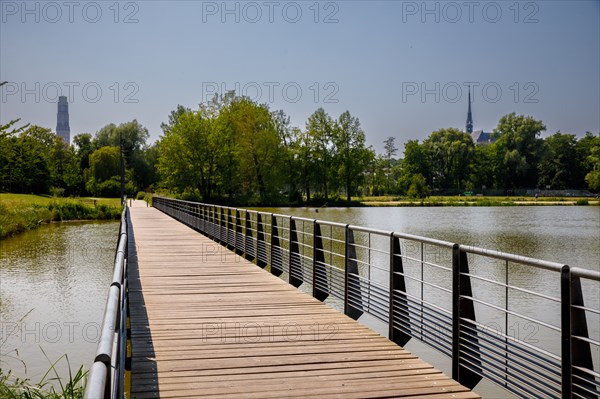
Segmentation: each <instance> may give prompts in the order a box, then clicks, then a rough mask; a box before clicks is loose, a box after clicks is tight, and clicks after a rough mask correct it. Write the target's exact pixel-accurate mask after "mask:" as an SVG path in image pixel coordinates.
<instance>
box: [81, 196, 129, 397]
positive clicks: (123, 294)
mask: <svg viewBox="0 0 600 399" xmlns="http://www.w3.org/2000/svg"><path fill="white" fill-rule="evenodd" d="M123 205H124V209H123V213H122V214H121V226H120V228H119V239H118V241H117V252H116V255H115V267H114V273H113V278H112V282H111V284H110V287H109V290H108V298H107V300H106V308H105V310H104V319H103V321H102V329H101V333H100V341H99V342H98V349H97V351H96V357H95V358H94V363H93V364H92V367H91V368H90V371H89V375H88V380H87V386H86V390H85V395H84V398H85V399H109V398H119V399H121V398H123V397H124V389H125V388H124V383H125V368H126V365H125V364H126V360H127V317H128V308H129V307H128V301H129V297H128V279H127V249H128V244H127V239H128V237H127V227H128V222H127V220H128V208H127V201H126V200H125V201H124V202H123Z"/></svg>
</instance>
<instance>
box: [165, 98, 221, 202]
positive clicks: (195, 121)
mask: <svg viewBox="0 0 600 399" xmlns="http://www.w3.org/2000/svg"><path fill="white" fill-rule="evenodd" d="M213 125H214V121H213V120H211V119H209V118H207V117H204V116H203V112H202V110H199V111H186V112H185V113H180V114H178V118H177V121H175V122H174V124H173V125H172V126H170V128H169V129H168V130H166V131H165V135H164V136H163V137H162V138H161V140H160V142H159V145H158V153H159V155H158V171H159V173H160V175H161V177H162V179H163V182H164V183H165V184H166V185H167V187H171V188H175V189H177V190H178V191H179V192H183V191H185V190H186V189H188V188H192V189H197V190H199V192H200V194H201V195H202V197H203V199H204V200H206V201H208V200H210V199H211V198H212V194H213V189H214V186H215V181H216V179H217V164H218V161H217V154H216V152H217V151H216V147H217V140H215V138H214V137H213Z"/></svg>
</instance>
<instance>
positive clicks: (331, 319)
mask: <svg viewBox="0 0 600 399" xmlns="http://www.w3.org/2000/svg"><path fill="white" fill-rule="evenodd" d="M130 218H131V222H130V228H129V237H130V238H129V248H130V254H129V263H128V268H129V276H130V283H129V284H130V285H129V298H130V320H131V347H132V359H131V360H132V363H131V369H132V371H131V398H138V399H142V398H159V397H160V398H200V397H207V398H223V397H236V398H245V399H249V398H297V397H310V398H374V397H386V398H387V397H404V398H412V397H419V398H478V397H479V395H477V394H475V393H473V392H471V391H469V390H468V389H467V388H465V387H463V386H462V385H460V384H459V383H457V382H456V381H454V380H452V379H450V378H449V377H447V376H446V375H444V374H443V373H442V372H440V371H439V370H437V369H435V368H433V367H432V366H430V365H429V364H427V363H425V362H423V361H422V360H420V359H419V358H417V357H416V356H414V355H412V354H411V353H410V352H408V351H406V350H404V349H403V348H401V347H399V346H398V345H396V344H394V343H393V342H391V341H389V340H388V339H386V338H384V337H382V336H380V335H379V334H377V333H375V332H373V331H372V330H370V329H368V328H366V327H364V326H362V325H361V324H359V323H358V322H356V321H354V320H352V319H351V318H350V317H348V316H345V315H343V314H341V313H339V312H337V311H336V310H334V309H332V308H331V307H329V306H328V305H326V304H323V303H322V302H320V301H318V300H317V299H314V298H312V297H311V296H310V295H308V294H305V293H303V292H301V291H299V290H298V289H296V288H294V287H292V286H291V285H288V284H287V283H285V282H284V281H282V280H280V279H279V278H277V277H275V276H273V275H271V274H269V273H267V272H265V271H264V270H262V269H261V268H259V267H257V266H256V265H254V264H253V263H251V262H249V261H247V260H245V259H243V258H242V257H240V256H238V255H235V254H234V253H233V252H230V251H229V250H227V249H226V248H224V247H222V246H221V245H219V244H217V243H215V242H214V241H212V240H210V239H209V238H207V237H205V236H203V235H201V234H200V233H198V232H195V231H194V230H192V229H191V228H189V227H187V226H185V225H184V224H182V223H180V222H178V221H176V220H174V219H172V218H171V217H169V216H167V215H165V214H164V213H162V212H160V211H159V210H157V209H155V208H147V207H146V205H145V203H144V202H142V201H136V202H134V203H133V206H132V208H131V212H130Z"/></svg>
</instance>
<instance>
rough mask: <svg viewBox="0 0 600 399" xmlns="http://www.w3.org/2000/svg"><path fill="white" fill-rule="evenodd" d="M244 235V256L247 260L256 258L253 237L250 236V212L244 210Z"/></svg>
mask: <svg viewBox="0 0 600 399" xmlns="http://www.w3.org/2000/svg"><path fill="white" fill-rule="evenodd" d="M245 225H246V235H245V237H244V240H245V243H244V257H245V258H246V259H248V260H249V261H253V260H254V259H256V252H255V248H254V238H253V237H252V221H251V220H250V212H248V211H246V220H245Z"/></svg>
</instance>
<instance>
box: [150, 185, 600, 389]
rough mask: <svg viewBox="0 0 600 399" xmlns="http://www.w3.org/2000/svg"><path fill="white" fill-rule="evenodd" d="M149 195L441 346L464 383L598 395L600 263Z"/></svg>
mask: <svg viewBox="0 0 600 399" xmlns="http://www.w3.org/2000/svg"><path fill="white" fill-rule="evenodd" d="M153 206H154V207H156V208H157V209H159V210H161V211H163V212H164V213H166V214H168V215H170V216H172V217H174V218H175V219H177V220H180V221H181V222H183V223H185V224H186V225H188V226H190V227H191V228H193V229H195V230H197V231H199V232H201V233H203V234H205V235H207V236H208V237H210V238H212V239H214V240H215V241H217V242H219V243H221V244H222V245H224V246H226V247H228V248H229V249H231V250H233V251H235V252H236V253H238V254H240V255H242V256H244V257H245V258H247V259H249V260H251V261H254V262H256V264H257V265H259V266H261V267H263V268H268V269H269V270H270V272H271V273H273V274H275V275H277V276H281V277H282V278H284V279H287V280H288V281H289V283H290V284H292V285H294V286H295V287H299V286H300V285H302V284H304V285H303V287H310V289H311V290H312V294H313V296H314V297H316V298H318V299H319V300H321V301H324V300H327V301H328V302H329V303H331V304H332V305H333V306H337V307H339V308H340V310H341V309H342V307H343V311H344V313H346V314H347V315H349V316H350V317H352V318H354V319H358V318H359V317H361V316H362V317H365V318H367V317H370V318H372V319H373V320H379V321H380V322H383V323H387V326H388V336H389V338H390V339H391V340H392V341H394V342H396V343H398V344H399V345H405V344H406V343H407V342H408V341H409V340H410V339H412V338H415V339H417V340H419V341H421V342H423V343H425V344H427V345H429V346H430V347H433V348H435V349H437V350H438V351H439V352H441V353H442V354H444V355H447V356H448V357H450V358H451V361H452V378H454V379H455V380H457V381H458V382H460V383H461V384H463V385H465V386H467V387H469V388H473V387H474V386H475V385H476V384H477V383H478V382H479V381H480V380H481V379H482V378H486V379H488V380H490V381H492V382H494V383H496V384H498V385H500V386H502V387H503V388H505V389H506V390H508V391H510V392H512V393H513V394H515V395H516V396H519V397H522V398H532V397H539V398H561V397H562V398H571V397H576V398H598V397H600V373H599V370H600V364H599V362H600V356H598V355H597V354H598V353H599V350H600V338H599V335H600V331H599V329H600V303H599V302H600V284H599V283H598V282H600V273H599V272H596V271H590V270H585V269H581V268H572V267H569V266H567V265H563V264H559V263H555V262H547V261H543V260H539V259H532V258H527V257H523V256H518V255H514V254H508V253H503V252H498V251H491V250H486V249H482V248H476V247H471V246H466V245H460V244H456V243H451V242H446V241H440V240H436V239H431V238H425V237H418V236H414V235H410V234H403V233H396V232H390V231H383V230H377V229H371V228H365V227H360V226H353V225H348V224H340V223H333V222H327V221H321V220H314V219H307V218H302V217H295V216H287V215H280V214H274V213H266V212H257V211H252V210H245V209H238V208H230V207H224V206H216V205H210V204H202V203H194V202H188V201H181V200H174V199H168V198H163V197H154V198H153ZM584 299H585V301H584ZM476 316H477V317H476ZM588 320H589V321H590V324H589V326H590V328H588ZM592 353H594V354H595V355H594V356H593V355H592Z"/></svg>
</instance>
